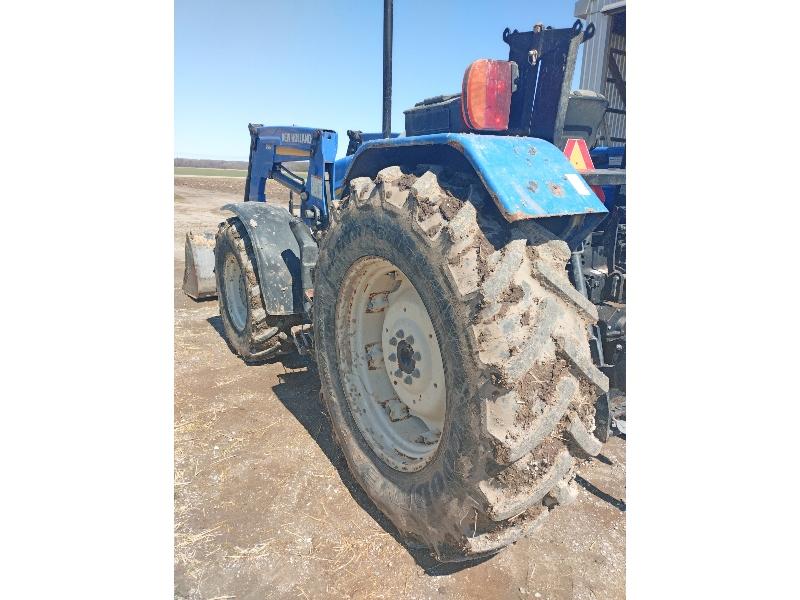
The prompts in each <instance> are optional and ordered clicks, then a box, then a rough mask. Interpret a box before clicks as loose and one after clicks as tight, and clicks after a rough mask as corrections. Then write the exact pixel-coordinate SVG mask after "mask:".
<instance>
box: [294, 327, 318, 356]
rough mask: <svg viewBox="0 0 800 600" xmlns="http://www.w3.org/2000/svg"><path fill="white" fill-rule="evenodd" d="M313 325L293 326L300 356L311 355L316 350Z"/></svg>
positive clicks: (295, 343)
mask: <svg viewBox="0 0 800 600" xmlns="http://www.w3.org/2000/svg"><path fill="white" fill-rule="evenodd" d="M312 331H313V330H312V328H311V325H295V326H294V327H292V340H294V345H295V347H296V348H297V353H298V354H300V356H310V355H311V354H312V352H313V350H314V336H313V335H312Z"/></svg>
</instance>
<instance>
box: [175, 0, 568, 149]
mask: <svg viewBox="0 0 800 600" xmlns="http://www.w3.org/2000/svg"><path fill="white" fill-rule="evenodd" d="M574 6H575V2H574V0H539V1H536V0H508V1H503V0H495V1H475V0H472V1H470V0H467V1H462V2H456V1H449V0H395V3H394V55H393V63H394V70H393V88H394V93H393V97H392V130H393V131H397V132H402V131H403V125H404V119H403V110H404V109H406V108H409V107H411V106H413V105H414V103H415V102H417V101H419V100H422V99H423V98H427V97H430V96H435V95H437V94H443V93H454V92H458V91H460V89H461V78H462V76H463V74H464V69H465V68H466V67H467V65H469V63H470V62H472V61H473V60H475V59H477V58H498V59H506V58H508V46H507V45H506V44H505V43H504V42H503V40H502V33H503V29H504V28H505V27H510V28H511V29H515V28H516V29H520V30H523V29H530V28H531V27H532V26H533V24H534V23H536V22H542V23H544V24H545V25H552V26H553V27H569V26H571V25H572V23H573V22H574V21H575V17H574V16H573V9H574ZM382 35H383V1H382V0H353V1H343V0H333V1H323V0H292V1H291V2H271V1H269V0H261V1H255V0H231V1H228V2H224V1H222V0H218V1H209V0H191V1H190V0H176V1H175V156H181V157H188V158H218V159H227V160H246V159H247V154H248V148H249V135H248V133H247V124H248V123H249V122H256V123H264V124H266V125H304V126H309V127H325V128H328V129H334V130H336V131H337V132H338V133H339V153H340V155H341V154H344V149H345V148H346V146H347V130H348V129H361V130H362V131H380V129H381V81H382V64H383V63H382V56H383V54H382V52H383V51H382ZM579 60H580V58H579ZM579 68H580V63H579V64H578V68H577V69H576V73H577V71H578V70H579Z"/></svg>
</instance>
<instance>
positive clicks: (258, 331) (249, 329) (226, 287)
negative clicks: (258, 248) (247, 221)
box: [214, 217, 294, 362]
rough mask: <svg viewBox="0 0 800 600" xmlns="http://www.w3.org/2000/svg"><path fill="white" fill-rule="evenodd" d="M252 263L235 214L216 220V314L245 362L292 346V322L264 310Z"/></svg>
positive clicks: (247, 242) (253, 262) (235, 349)
mask: <svg viewBox="0 0 800 600" xmlns="http://www.w3.org/2000/svg"><path fill="white" fill-rule="evenodd" d="M254 265H255V259H254V255H253V250H252V247H251V245H250V239H249V237H248V236H247V231H246V230H245V228H244V226H243V225H242V222H241V221H240V220H239V218H238V217H232V218H230V219H228V220H226V221H223V222H222V223H220V225H219V229H218V231H217V237H216V246H215V250H214V272H215V274H216V280H217V294H218V296H219V315H220V318H221V320H222V327H223V329H224V331H225V338H226V340H227V342H228V345H229V346H230V348H231V350H232V351H233V352H234V353H236V354H238V355H239V356H240V357H241V358H242V359H243V360H244V361H245V362H260V361H263V360H267V359H270V358H273V357H275V356H278V355H280V354H285V353H287V352H289V351H291V350H292V342H291V339H290V337H289V333H288V331H289V328H290V327H291V325H292V324H294V323H293V322H291V319H287V318H286V317H279V316H272V315H268V314H267V311H266V310H265V308H264V300H263V298H262V297H261V286H260V284H259V279H258V274H257V272H256V269H255V266H254Z"/></svg>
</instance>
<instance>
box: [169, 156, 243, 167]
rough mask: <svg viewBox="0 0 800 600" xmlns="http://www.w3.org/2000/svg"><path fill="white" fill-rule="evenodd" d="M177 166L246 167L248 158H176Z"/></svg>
mask: <svg viewBox="0 0 800 600" xmlns="http://www.w3.org/2000/svg"><path fill="white" fill-rule="evenodd" d="M175 166H176V167H197V168H200V169H246V168H247V161H246V160H212V159H210V158H176V159H175Z"/></svg>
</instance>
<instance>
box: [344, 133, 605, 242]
mask: <svg viewBox="0 0 800 600" xmlns="http://www.w3.org/2000/svg"><path fill="white" fill-rule="evenodd" d="M416 164H441V165H444V166H451V167H454V168H457V169H464V168H469V169H472V170H473V171H474V172H475V174H476V175H477V176H478V177H479V178H480V180H481V182H482V183H483V185H484V187H485V188H486V191H487V192H488V193H489V195H490V196H491V198H492V200H493V201H494V203H495V204H496V205H497V208H498V209H499V211H500V213H501V214H502V216H503V217H504V218H505V219H506V220H507V221H509V222H514V221H521V220H527V219H552V218H553V217H576V218H575V219H569V221H571V222H572V225H571V226H570V227H569V233H568V234H566V235H565V237H566V238H569V239H567V241H568V242H570V245H576V244H579V243H580V242H581V241H583V239H584V238H585V237H586V236H587V235H588V234H589V233H590V232H591V231H592V230H593V229H594V228H595V227H596V226H597V225H598V224H599V223H600V222H601V221H602V220H603V218H604V217H605V216H606V214H607V213H608V210H607V209H606V207H605V206H604V205H603V203H602V202H601V201H600V199H599V198H598V197H597V195H596V194H595V193H594V191H592V189H591V188H590V187H589V186H588V185H587V184H586V182H585V181H584V179H583V177H581V175H580V174H579V173H578V171H576V170H575V168H574V167H573V166H572V163H570V162H569V160H568V159H567V157H566V156H564V154H563V153H562V152H561V151H560V150H559V149H558V148H556V147H555V146H554V145H553V144H551V143H549V142H547V141H545V140H541V139H537V138H529V137H512V136H494V135H477V134H471V133H441V134H433V135H421V136H413V137H399V138H393V139H390V140H386V139H382V140H375V141H371V142H367V143H365V144H363V145H362V146H361V147H360V148H359V149H358V150H357V151H356V153H355V154H354V155H352V156H348V157H345V158H342V159H340V160H338V161H336V167H335V170H334V172H335V173H336V177H335V189H336V195H337V196H339V195H340V194H341V190H342V188H343V187H344V186H345V185H346V184H347V183H348V182H349V181H350V180H351V179H354V178H356V177H365V176H367V177H374V176H375V175H376V174H377V172H378V171H380V170H381V169H383V168H385V167H387V166H391V165H416Z"/></svg>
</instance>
